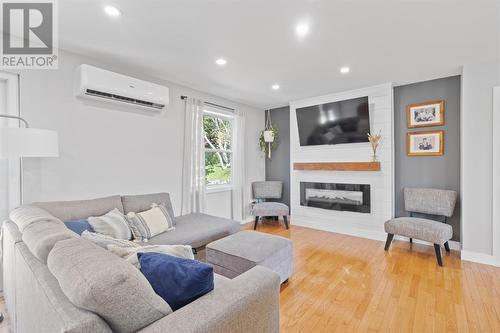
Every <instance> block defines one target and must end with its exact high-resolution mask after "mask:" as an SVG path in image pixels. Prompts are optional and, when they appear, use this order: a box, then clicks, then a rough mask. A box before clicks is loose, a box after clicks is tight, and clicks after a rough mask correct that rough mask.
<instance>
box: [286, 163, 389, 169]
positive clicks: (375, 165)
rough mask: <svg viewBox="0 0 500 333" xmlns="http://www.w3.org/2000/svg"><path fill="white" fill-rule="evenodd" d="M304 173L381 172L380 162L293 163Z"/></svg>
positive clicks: (294, 167)
mask: <svg viewBox="0 0 500 333" xmlns="http://www.w3.org/2000/svg"><path fill="white" fill-rule="evenodd" d="M293 169H294V170H302V171H380V162H310V163H293Z"/></svg>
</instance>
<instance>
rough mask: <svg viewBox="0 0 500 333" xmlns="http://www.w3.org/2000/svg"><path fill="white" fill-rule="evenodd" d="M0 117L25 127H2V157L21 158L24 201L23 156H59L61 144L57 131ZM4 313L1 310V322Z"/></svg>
mask: <svg viewBox="0 0 500 333" xmlns="http://www.w3.org/2000/svg"><path fill="white" fill-rule="evenodd" d="M0 118H8V119H15V120H18V121H19V122H21V123H23V124H24V127H1V128H0V158H19V159H20V170H19V172H20V177H19V202H20V204H21V205H22V204H23V202H24V195H23V157H57V156H59V144H58V136H57V132H55V131H49V130H43V129H36V128H30V127H29V124H28V122H27V121H26V120H25V119H23V118H21V117H18V116H11V115H6V114H0ZM3 319H4V315H3V313H1V312H0V322H1V321H3Z"/></svg>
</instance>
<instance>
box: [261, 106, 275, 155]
mask: <svg viewBox="0 0 500 333" xmlns="http://www.w3.org/2000/svg"><path fill="white" fill-rule="evenodd" d="M278 135H279V130H278V129H277V128H275V127H273V125H272V124H271V112H270V111H269V110H268V111H267V116H266V128H265V129H264V130H263V131H261V132H260V137H259V147H260V150H262V151H263V152H264V153H265V154H266V155H267V157H268V158H271V151H272V150H274V149H276V147H278Z"/></svg>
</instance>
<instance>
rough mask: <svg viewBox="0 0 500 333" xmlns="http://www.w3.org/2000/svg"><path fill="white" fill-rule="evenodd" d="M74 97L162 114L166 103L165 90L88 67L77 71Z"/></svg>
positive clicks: (166, 91)
mask: <svg viewBox="0 0 500 333" xmlns="http://www.w3.org/2000/svg"><path fill="white" fill-rule="evenodd" d="M76 94H77V96H79V97H81V98H88V99H92V100H94V101H103V102H109V103H116V104H121V105H128V106H132V107H139V108H141V109H147V110H151V111H162V110H164V109H165V108H166V106H167V105H168V102H169V90H168V87H164V86H161V85H159V84H156V83H152V82H147V81H143V80H139V79H136V78H133V77H130V76H126V75H122V74H118V73H114V72H111V71H108V70H105V69H101V68H97V67H94V66H90V65H86V64H83V65H80V66H79V67H78V69H77V92H76Z"/></svg>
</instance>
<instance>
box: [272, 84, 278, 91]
mask: <svg viewBox="0 0 500 333" xmlns="http://www.w3.org/2000/svg"><path fill="white" fill-rule="evenodd" d="M271 88H273V90H278V89H279V88H280V85H279V84H277V83H275V84H273V85H272V86H271Z"/></svg>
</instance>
